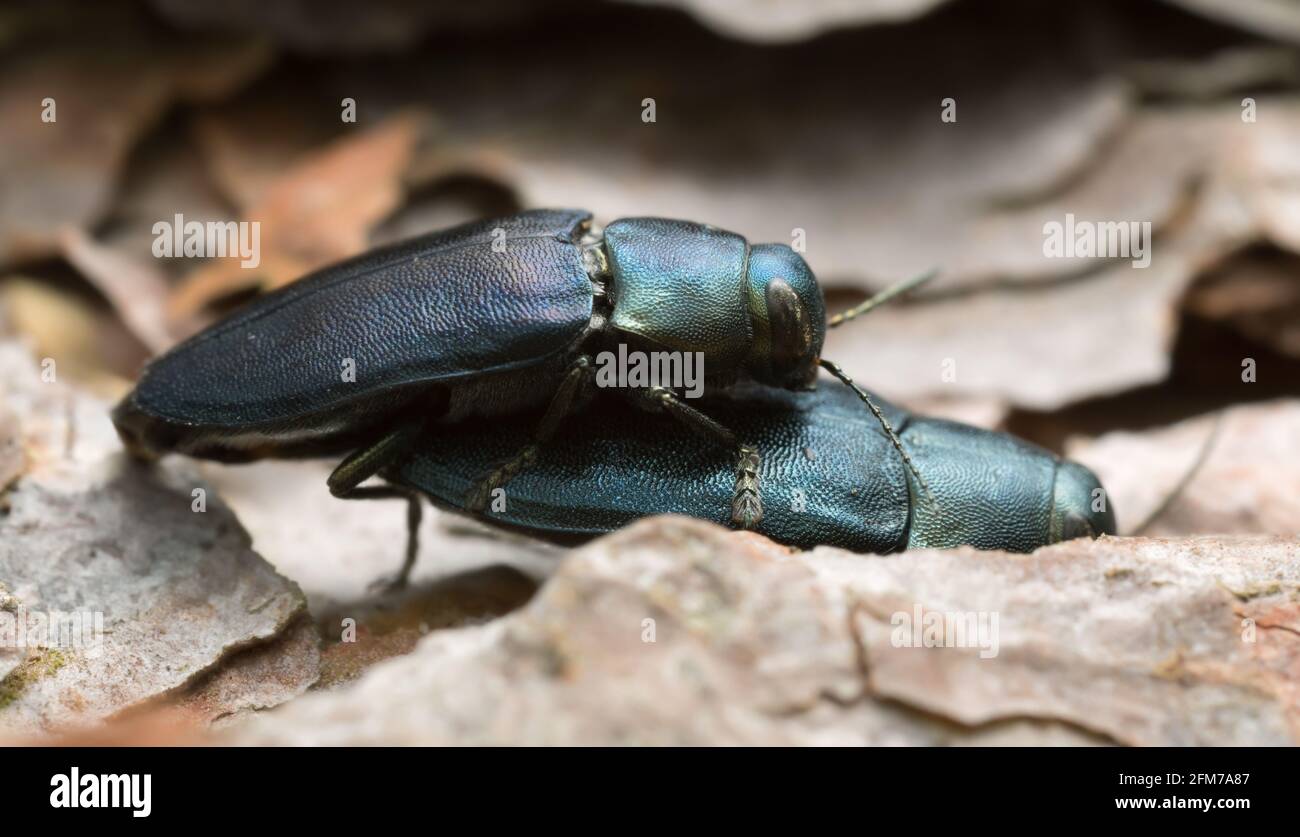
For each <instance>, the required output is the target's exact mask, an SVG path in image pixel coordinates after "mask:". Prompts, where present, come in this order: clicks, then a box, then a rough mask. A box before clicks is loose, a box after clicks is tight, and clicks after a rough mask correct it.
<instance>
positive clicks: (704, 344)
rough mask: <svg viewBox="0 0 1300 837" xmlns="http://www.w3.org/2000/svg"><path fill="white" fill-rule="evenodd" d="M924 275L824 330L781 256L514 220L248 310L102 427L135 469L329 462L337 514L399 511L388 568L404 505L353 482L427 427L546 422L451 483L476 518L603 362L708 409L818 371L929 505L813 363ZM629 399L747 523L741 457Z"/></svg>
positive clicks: (678, 415) (703, 422)
mask: <svg viewBox="0 0 1300 837" xmlns="http://www.w3.org/2000/svg"><path fill="white" fill-rule="evenodd" d="M924 278H926V277H922V278H921V279H918V280H915V281H913V282H911V283H905V284H903V285H899V286H895V287H894V288H890V289H888V290H886V291H885V292H883V293H882V294H880V295H878V296H877V297H875V298H873V299H871V300H868V301H867V302H866V303H864V304H863V305H861V306H859V307H858V308H856V309H853V310H852V311H849V312H846V313H845V314H842V315H840V316H838V317H833V318H831V319H830V320H829V321H828V320H827V318H826V309H825V304H824V302H823V299H822V293H821V290H820V288H819V287H818V285H817V280H816V278H815V277H814V275H813V273H812V271H811V270H810V269H809V268H808V265H807V264H806V263H805V262H804V260H803V258H802V257H800V256H799V255H798V254H797V253H795V252H794V251H793V250H792V249H791V248H789V247H787V246H785V245H782V244H755V245H750V244H749V243H748V242H747V241H746V240H745V239H744V238H742V237H741V236H739V235H737V234H735V233H731V232H727V231H725V230H721V229H718V228H716V227H712V226H708V225H705V224H698V223H694V222H690V221H676V220H669V219H663V218H624V219H621V220H617V221H614V222H612V223H610V224H609V225H607V226H606V227H605V228H604V230H603V232H597V231H594V230H593V229H592V227H591V215H590V213H588V212H585V211H580V210H533V211H528V212H522V213H519V214H517V215H514V216H511V217H508V218H503V219H497V220H489V221H480V222H476V223H471V224H466V225H463V226H460V227H456V228H453V229H450V230H446V231H443V232H437V233H433V234H430V235H426V236H423V237H420V238H416V239H413V240H410V241H407V242H405V243H400V244H397V245H393V246H390V247H386V248H383V249H378V250H374V251H371V252H369V253H366V254H363V255H361V256H359V257H356V258H353V259H350V260H348V261H344V262H342V263H340V264H337V265H334V266H331V267H327V268H324V269H322V270H320V271H318V272H316V273H313V274H311V275H309V276H307V277H304V278H302V279H300V280H298V281H297V282H294V283H293V284H291V285H288V286H286V287H285V288H283V289H281V290H279V291H277V292H274V293H271V294H268V295H267V296H265V297H262V298H260V299H258V300H256V301H254V302H253V303H251V304H249V305H248V306H246V307H245V308H243V309H242V310H240V311H237V312H236V313H234V314H233V315H231V316H230V317H228V318H226V319H225V320H223V321H221V322H218V323H216V324H214V325H212V326H210V327H209V328H207V329H206V330H204V331H202V332H200V333H198V334H197V335H195V336H194V337H192V338H190V339H188V340H186V341H185V342H183V343H181V344H179V345H178V346H176V347H175V348H173V349H172V350H170V351H169V352H167V353H165V354H164V355H162V356H161V357H159V358H157V359H155V360H154V361H152V362H151V363H150V364H148V365H147V366H146V368H145V369H144V371H143V372H142V374H141V376H140V379H139V381H138V382H137V383H136V386H135V388H134V389H133V390H132V391H131V392H129V393H128V394H127V395H126V397H124V398H123V399H122V401H121V402H120V403H119V404H118V405H117V406H116V407H115V408H114V411H113V421H114V424H115V425H116V427H117V430H118V433H119V435H120V436H121V437H122V439H123V442H124V444H125V445H126V447H127V449H128V450H129V451H130V452H131V453H133V454H135V455H137V456H139V457H142V458H154V457H157V456H160V455H162V454H164V453H167V452H178V453H183V454H188V455H190V456H195V457H201V458H209V459H215V460H219V461H225V462H245V461H251V460H255V459H259V458H262V457H268V456H276V457H294V456H325V455H337V456H345V458H344V459H343V460H342V462H341V463H340V464H339V465H338V467H336V468H335V469H334V471H333V472H332V473H331V475H330V477H329V479H328V484H329V489H330V491H331V492H332V493H333V494H334V495H335V496H338V497H342V498H347V499H366V498H376V497H404V498H405V499H406V500H407V502H408V509H409V511H408V519H409V522H410V525H411V535H410V538H409V539H408V545H407V562H406V566H407V567H408V568H409V565H410V563H411V561H412V560H413V558H414V550H415V548H416V547H415V542H414V539H415V534H414V533H415V527H416V525H417V524H418V520H419V514H420V508H419V499H418V495H417V494H416V493H415V492H412V491H410V490H409V489H407V488H403V487H401V486H363V485H362V483H363V482H364V481H365V480H367V479H368V478H370V477H371V476H373V475H375V474H377V473H378V472H379V471H380V470H382V469H383V468H385V467H386V466H388V465H390V464H392V463H394V462H397V461H399V460H400V459H401V458H402V457H404V456H405V455H406V454H407V453H408V452H409V451H410V449H411V445H412V443H413V441H414V439H415V438H416V437H418V436H419V435H420V434H421V433H422V432H423V431H424V430H425V428H426V426H428V425H430V424H431V423H438V424H450V423H455V422H459V421H464V420H466V419H468V418H472V417H478V418H484V417H486V418H489V419H491V420H492V421H493V422H495V421H496V420H497V419H498V418H500V417H501V416H507V415H513V414H517V413H520V412H524V411H528V410H530V409H535V408H538V407H544V410H543V411H542V413H541V416H540V418H539V419H538V420H537V422H536V424H535V426H534V428H533V430H532V432H531V434H529V436H528V438H526V439H520V440H519V447H518V448H517V449H516V450H514V451H511V452H509V453H503V455H502V458H501V460H500V461H498V462H494V463H490V464H489V463H487V462H484V463H483V465H484V471H483V473H482V474H480V475H478V477H477V478H476V479H475V480H473V482H472V484H470V485H469V486H467V488H466V497H465V498H464V501H463V504H464V505H465V507H466V508H468V509H470V510H482V509H483V508H484V507H485V506H486V504H487V502H488V500H489V499H490V497H491V496H492V494H493V492H494V491H495V490H496V489H499V488H502V487H503V486H505V485H506V484H508V483H509V482H510V481H511V480H512V479H514V478H515V477H516V476H518V475H519V473H520V472H522V471H524V470H526V469H527V467H528V466H529V465H530V463H532V462H533V461H534V460H535V459H536V458H537V456H538V455H539V453H540V451H541V450H542V449H544V447H545V445H546V444H547V443H548V442H549V441H550V440H551V439H552V437H554V435H555V434H556V432H557V431H558V430H559V429H560V427H561V425H562V424H563V423H564V422H565V420H566V418H567V417H569V416H570V415H571V414H574V413H575V412H577V411H578V410H579V408H581V407H583V406H585V405H586V404H587V403H588V402H589V401H590V400H592V399H591V397H592V394H593V393H592V390H593V386H592V377H593V364H592V355H593V353H594V352H596V351H598V350H600V349H601V348H609V347H612V346H616V345H623V346H630V347H633V348H635V349H637V350H651V351H657V350H670V351H677V352H701V353H703V357H704V365H705V370H706V375H707V380H708V388H709V389H710V390H711V391H716V390H720V389H725V388H727V387H729V386H733V385H735V384H737V383H743V382H746V381H753V382H757V383H760V384H763V385H767V386H771V387H775V388H778V389H785V390H792V391H793V390H801V389H806V388H809V387H812V386H813V382H814V380H815V378H816V376H817V371H818V368H819V366H820V367H821V368H825V369H827V370H829V371H830V372H831V374H833V375H835V376H837V377H839V378H840V379H841V380H842V381H844V382H845V383H846V384H848V385H849V386H850V387H853V388H854V390H855V392H857V394H858V397H859V398H860V399H861V401H862V402H863V403H865V404H866V406H867V407H868V408H869V409H870V410H871V411H872V413H873V415H874V416H875V417H876V420H877V421H879V422H880V423H881V426H882V428H883V430H884V433H885V434H886V436H887V438H888V439H889V440H890V443H891V446H892V447H893V449H894V451H895V453H896V454H897V455H898V456H899V457H900V458H901V461H902V462H903V465H904V466H905V467H907V468H908V469H910V471H911V473H912V475H913V478H914V479H915V480H916V481H917V482H918V484H919V485H921V487H922V489H923V490H925V491H928V487H926V485H925V481H924V480H923V478H922V477H921V475H920V472H919V471H918V470H917V469H916V468H915V466H914V465H913V463H912V462H911V460H910V458H909V456H908V453H907V451H906V449H905V448H904V446H903V444H902V442H901V441H900V440H899V439H898V437H897V435H896V434H894V432H893V430H892V429H891V428H890V426H889V422H888V419H887V418H886V417H885V415H884V414H883V413H882V412H881V411H880V410H879V409H878V408H877V407H876V406H875V405H874V404H873V403H872V401H871V400H870V398H869V396H868V395H867V394H866V393H865V392H863V391H862V390H860V389H858V388H857V387H856V386H855V385H854V384H853V383H852V381H851V380H850V379H849V378H848V376H847V375H845V374H844V373H843V371H842V370H840V369H839V367H838V366H836V365H835V364H834V363H832V362H830V361H828V360H826V359H824V358H822V357H821V350H822V344H823V341H824V339H825V335H826V329H827V328H828V327H834V326H836V325H839V324H840V323H842V322H846V321H848V320H850V319H853V318H854V317H856V316H858V315H860V314H862V313H865V312H866V311H868V310H870V309H871V308H872V307H874V306H875V305H877V304H880V303H881V302H883V301H885V300H886V299H889V298H892V297H893V296H896V295H897V294H899V293H901V292H903V291H905V290H908V289H910V288H911V287H914V286H915V285H916V284H919V282H920V281H923V280H924ZM349 370H351V372H352V376H351V377H349V375H348V372H349ZM627 392H628V393H629V395H630V396H631V397H632V398H633V399H635V400H636V401H637V403H638V404H639V405H640V406H642V407H644V408H646V409H647V410H650V411H655V412H660V413H666V414H668V415H669V416H671V417H672V418H674V419H676V420H677V421H678V422H679V423H680V424H681V425H683V426H685V427H689V428H691V429H692V430H693V431H694V432H696V433H697V434H699V435H701V436H702V437H704V438H706V439H708V440H710V441H711V443H712V444H714V445H716V446H721V447H722V448H724V449H726V450H727V451H728V452H729V453H730V455H731V458H732V472H733V483H732V489H731V492H730V497H729V507H730V519H731V521H732V522H734V523H735V524H737V525H739V526H742V527H745V528H753V527H754V526H756V525H758V523H759V522H760V521H761V520H762V516H763V510H762V502H761V499H760V485H759V475H760V473H761V470H762V468H761V462H762V460H761V456H760V453H759V449H758V448H757V447H755V445H754V444H753V443H752V441H751V440H748V439H747V438H746V437H745V436H744V434H738V433H737V432H736V431H735V430H734V429H733V428H731V427H730V426H728V424H727V423H725V422H720V421H718V420H716V419H714V418H712V417H710V416H709V415H708V414H707V413H706V412H704V411H702V410H700V409H698V408H696V407H694V406H692V405H690V404H687V403H686V401H685V400H684V398H683V397H682V396H681V395H680V394H679V393H678V392H677V391H675V390H674V389H673V388H672V387H669V386H644V387H638V388H636V389H633V390H630V391H627Z"/></svg>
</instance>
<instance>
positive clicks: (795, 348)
mask: <svg viewBox="0 0 1300 837" xmlns="http://www.w3.org/2000/svg"><path fill="white" fill-rule="evenodd" d="M766 295H767V315H768V319H769V321H770V322H771V324H772V368H773V369H774V370H776V371H779V372H793V371H796V370H797V369H798V368H799V366H801V365H802V364H804V363H806V362H807V360H808V358H809V356H810V355H811V354H812V342H813V333H812V323H811V322H809V320H808V312H807V311H806V310H805V309H804V306H803V303H802V302H800V301H799V295H798V294H797V293H795V290H794V288H792V287H790V285H789V283H787V282H786V281H785V280H784V279H773V280H772V281H770V282H768V283H767V293H766Z"/></svg>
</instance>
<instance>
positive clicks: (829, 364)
mask: <svg viewBox="0 0 1300 837" xmlns="http://www.w3.org/2000/svg"><path fill="white" fill-rule="evenodd" d="M817 362H818V363H819V364H821V367H822V368H823V369H825V370H826V371H827V372H829V373H831V374H832V375H834V376H835V377H836V378H839V379H840V381H841V382H842V383H843V384H844V385H845V386H847V387H848V388H849V389H851V390H853V391H854V392H856V393H857V394H858V398H860V399H862V403H863V404H866V405H867V409H869V410H871V414H872V415H874V416H875V417H876V421H878V422H880V426H881V427H882V428H883V429H884V431H885V435H886V436H888V437H889V441H890V442H891V443H892V444H893V445H894V450H896V451H898V455H899V456H901V457H903V464H904V465H906V466H907V469H908V470H909V471H911V472H912V476H913V477H914V478H915V479H916V483H917V485H919V486H921V491H922V492H924V493H925V499H926V500H927V501H928V502H929V503H930V504H932V505H933V504H934V495H933V494H931V493H930V486H929V485H928V484H927V483H926V481H925V477H923V476H921V472H920V471H918V470H917V468H916V464H915V463H913V462H912V457H910V456H908V455H907V450H906V449H905V448H904V447H903V440H902V439H900V438H898V434H897V433H895V432H894V427H893V425H891V424H890V423H889V419H887V418H885V414H884V413H883V412H881V410H880V408H879V407H877V406H876V404H875V402H874V401H872V400H871V396H870V395H867V392H866V390H864V389H863V388H862V387H860V386H858V385H857V384H855V383H853V379H852V378H850V377H849V376H848V373H846V372H845V371H844V370H843V369H841V368H840V366H839V364H838V363H835V362H833V361H829V360H826V359H825V358H821V359H820V360H818V361H817Z"/></svg>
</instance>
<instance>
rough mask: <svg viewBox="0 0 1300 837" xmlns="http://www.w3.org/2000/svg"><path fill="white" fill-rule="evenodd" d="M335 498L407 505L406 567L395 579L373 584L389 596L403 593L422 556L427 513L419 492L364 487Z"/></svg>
mask: <svg viewBox="0 0 1300 837" xmlns="http://www.w3.org/2000/svg"><path fill="white" fill-rule="evenodd" d="M334 496H336V497H338V498H339V499H340V500H405V501H406V555H405V556H404V557H403V558H402V567H401V569H399V570H398V571H397V573H396V574H395V575H391V576H385V577H382V578H377V579H375V580H374V581H373V582H371V584H370V589H372V590H384V591H386V592H393V591H396V590H401V589H402V588H403V587H405V586H406V583H407V581H408V580H409V579H410V577H411V570H412V569H413V568H414V567H415V559H416V556H417V555H419V553H420V520H421V518H422V517H423V512H422V510H421V508H420V494H419V492H418V491H414V490H412V489H408V488H400V487H398V486H395V485H360V486H357V487H356V488H353V489H351V490H350V491H348V492H347V493H344V494H336V495H334Z"/></svg>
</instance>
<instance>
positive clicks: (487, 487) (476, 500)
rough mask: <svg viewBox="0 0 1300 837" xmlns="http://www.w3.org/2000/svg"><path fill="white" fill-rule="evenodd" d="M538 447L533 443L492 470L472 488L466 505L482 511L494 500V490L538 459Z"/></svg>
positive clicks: (503, 485)
mask: <svg viewBox="0 0 1300 837" xmlns="http://www.w3.org/2000/svg"><path fill="white" fill-rule="evenodd" d="M537 451H538V447H537V445H536V444H531V445H528V446H527V447H525V448H524V449H523V450H521V451H520V452H519V453H518V454H516V455H515V457H514V458H513V459H511V460H510V461H509V462H507V463H505V464H504V465H502V466H501V467H499V468H497V469H495V470H494V471H492V473H490V474H488V475H487V476H486V477H484V478H483V479H481V480H479V481H478V483H477V484H476V485H475V486H474V487H473V488H472V489H470V492H469V496H468V497H467V498H466V499H465V507H466V508H468V509H469V510H470V511H472V512H476V513H481V512H482V511H483V510H484V509H486V508H487V507H488V503H490V502H491V501H492V492H494V491H496V490H497V489H498V488H503V487H505V485H506V483H508V482H510V481H511V480H512V479H514V478H515V477H516V476H517V475H518V474H519V472H520V471H522V470H523V469H525V468H527V467H528V466H529V465H531V464H533V462H535V461H536V460H537Z"/></svg>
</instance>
